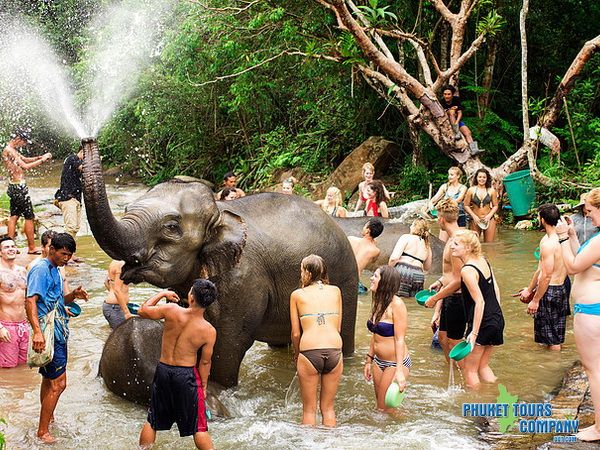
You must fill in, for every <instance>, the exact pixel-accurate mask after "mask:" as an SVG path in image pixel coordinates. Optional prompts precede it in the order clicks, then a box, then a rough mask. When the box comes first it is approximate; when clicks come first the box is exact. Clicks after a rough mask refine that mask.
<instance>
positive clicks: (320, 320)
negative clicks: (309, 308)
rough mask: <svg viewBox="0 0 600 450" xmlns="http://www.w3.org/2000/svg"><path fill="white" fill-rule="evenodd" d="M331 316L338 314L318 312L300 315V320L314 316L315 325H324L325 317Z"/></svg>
mask: <svg viewBox="0 0 600 450" xmlns="http://www.w3.org/2000/svg"><path fill="white" fill-rule="evenodd" d="M333 315H336V316H337V315H339V313H338V312H333V311H332V312H318V313H307V314H302V315H301V316H300V318H301V319H303V318H304V317H311V316H316V317H317V325H325V316H333Z"/></svg>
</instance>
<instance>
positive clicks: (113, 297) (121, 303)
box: [102, 261, 132, 330]
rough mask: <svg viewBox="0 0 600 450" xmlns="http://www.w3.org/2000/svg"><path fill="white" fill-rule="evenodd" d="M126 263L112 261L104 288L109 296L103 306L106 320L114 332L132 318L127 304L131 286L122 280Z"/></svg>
mask: <svg viewBox="0 0 600 450" xmlns="http://www.w3.org/2000/svg"><path fill="white" fill-rule="evenodd" d="M124 265H125V261H112V262H111V263H110V265H109V266H108V273H107V274H106V280H104V287H106V290H107V291H108V296H107V297H106V300H104V304H103V305H102V312H103V313H104V318H105V319H106V321H107V322H108V324H109V325H110V327H111V328H112V329H113V330H114V329H115V328H117V327H118V326H119V325H121V324H122V323H123V322H125V321H126V320H127V319H129V318H130V317H132V316H131V313H130V312H129V309H128V308H127V303H129V286H128V285H126V284H125V283H123V280H121V270H122V269H123V266H124Z"/></svg>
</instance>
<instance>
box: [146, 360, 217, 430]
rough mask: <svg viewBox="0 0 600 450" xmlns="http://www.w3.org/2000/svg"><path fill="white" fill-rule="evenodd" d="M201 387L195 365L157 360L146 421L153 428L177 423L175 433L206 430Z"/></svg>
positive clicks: (164, 427)
mask: <svg viewBox="0 0 600 450" xmlns="http://www.w3.org/2000/svg"><path fill="white" fill-rule="evenodd" d="M204 399H205V397H204V389H203V388H202V381H201V380H200V374H199V373H198V369H196V367H181V366H171V365H169V364H165V363H163V362H159V363H158V365H157V366H156V372H155V373H154V380H153V381H152V398H151V400H150V408H149V410H148V423H149V424H150V426H151V427H152V429H153V430H157V431H158V430H170V429H171V427H172V426H173V423H177V428H179V435H180V436H181V437H184V436H192V435H194V434H196V433H198V432H205V431H208V424H207V422H206V406H205V404H204Z"/></svg>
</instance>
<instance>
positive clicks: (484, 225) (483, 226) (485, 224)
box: [477, 220, 490, 230]
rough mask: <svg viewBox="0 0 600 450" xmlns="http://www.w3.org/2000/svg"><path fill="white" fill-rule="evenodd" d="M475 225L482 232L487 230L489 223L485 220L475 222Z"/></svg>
mask: <svg viewBox="0 0 600 450" xmlns="http://www.w3.org/2000/svg"><path fill="white" fill-rule="evenodd" d="M477 225H478V226H479V228H481V229H482V230H487V229H488V227H489V226H490V223H489V222H488V221H485V220H480V221H479V222H477Z"/></svg>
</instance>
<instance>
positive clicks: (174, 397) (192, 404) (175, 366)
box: [139, 279, 217, 449]
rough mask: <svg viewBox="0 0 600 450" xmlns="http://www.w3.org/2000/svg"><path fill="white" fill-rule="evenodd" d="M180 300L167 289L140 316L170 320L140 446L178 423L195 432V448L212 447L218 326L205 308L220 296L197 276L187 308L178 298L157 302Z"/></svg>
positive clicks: (187, 432) (181, 429)
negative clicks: (210, 410) (210, 399)
mask: <svg viewBox="0 0 600 450" xmlns="http://www.w3.org/2000/svg"><path fill="white" fill-rule="evenodd" d="M163 297H164V298H166V300H167V302H177V301H179V297H178V296H177V294H176V293H175V292H172V291H162V292H159V293H158V294H156V295H155V296H154V297H152V298H151V299H149V300H147V301H146V302H144V303H143V304H142V306H141V307H140V311H139V314H140V317H143V318H145V319H153V320H159V319H165V325H164V331H163V337H162V349H161V354H160V361H159V363H158V366H157V367H156V372H155V374H154V381H153V382H152V399H151V400H150V409H149V411H148V421H147V423H146V424H145V425H144V427H143V428H142V431H141V433H140V442H139V443H140V447H142V448H149V447H150V446H151V445H152V444H154V441H155V440H156V431H158V430H170V429H171V427H172V426H173V422H177V427H178V428H179V435H180V436H181V437H184V436H192V435H193V436H194V443H195V444H196V448H200V449H212V448H214V447H213V443H212V440H211V438H210V436H209V434H208V426H207V423H206V408H205V404H204V399H205V396H204V392H205V390H206V387H207V382H208V375H209V374H210V365H211V359H212V353H213V347H214V344H215V340H216V338H217V331H216V330H215V329H214V327H213V326H212V325H211V324H210V323H209V322H208V321H207V320H206V319H205V318H204V311H206V308H208V307H209V306H210V305H211V304H212V303H213V302H214V301H215V300H216V299H217V288H216V287H215V285H214V284H213V283H212V282H210V281H208V280H202V279H197V280H196V281H194V284H193V285H192V288H191V289H190V292H189V294H188V302H189V307H188V308H182V307H181V306H179V305H178V304H177V303H167V304H165V305H158V302H159V301H160V299H161V298H163Z"/></svg>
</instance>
